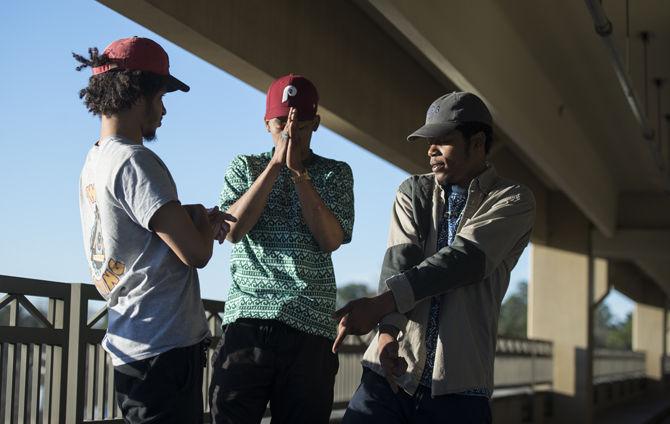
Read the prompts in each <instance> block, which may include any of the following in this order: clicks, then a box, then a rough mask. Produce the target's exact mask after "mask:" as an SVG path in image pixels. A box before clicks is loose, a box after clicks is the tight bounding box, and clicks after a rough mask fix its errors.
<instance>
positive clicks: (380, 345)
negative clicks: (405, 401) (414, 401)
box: [377, 330, 407, 393]
mask: <svg viewBox="0 0 670 424" xmlns="http://www.w3.org/2000/svg"><path fill="white" fill-rule="evenodd" d="M398 347H399V346H398V339H397V338H396V336H394V335H393V334H390V333H388V332H386V331H384V330H379V340H378V342H377V352H378V353H379V363H380V364H381V366H382V369H383V370H384V376H385V377H386V381H388V383H389V385H390V386H391V390H392V391H393V393H398V383H397V382H396V377H400V376H401V375H403V374H404V373H405V371H407V361H406V360H405V358H402V357H400V356H398Z"/></svg>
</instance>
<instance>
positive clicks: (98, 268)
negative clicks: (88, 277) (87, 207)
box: [86, 184, 126, 297]
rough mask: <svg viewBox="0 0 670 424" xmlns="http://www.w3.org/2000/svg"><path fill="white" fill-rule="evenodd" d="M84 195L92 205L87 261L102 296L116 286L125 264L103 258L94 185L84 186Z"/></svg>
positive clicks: (102, 242)
mask: <svg viewBox="0 0 670 424" xmlns="http://www.w3.org/2000/svg"><path fill="white" fill-rule="evenodd" d="M86 197H87V199H88V201H89V203H90V204H91V207H93V215H94V217H95V218H94V220H93V228H92V229H91V243H90V246H91V247H90V249H91V251H90V253H89V263H90V265H91V274H92V276H93V281H94V282H95V287H96V288H97V289H98V291H99V292H100V294H101V295H102V296H103V297H106V296H107V295H108V294H109V293H110V292H111V291H112V289H113V288H114V286H116V285H117V284H118V283H119V281H120V277H121V275H123V273H124V272H125V271H126V265H125V264H124V263H123V262H121V261H117V260H114V259H112V258H110V259H109V261H106V260H105V245H104V240H103V237H102V226H101V222H100V211H99V209H98V203H97V201H96V195H95V186H94V185H93V184H89V185H87V186H86Z"/></svg>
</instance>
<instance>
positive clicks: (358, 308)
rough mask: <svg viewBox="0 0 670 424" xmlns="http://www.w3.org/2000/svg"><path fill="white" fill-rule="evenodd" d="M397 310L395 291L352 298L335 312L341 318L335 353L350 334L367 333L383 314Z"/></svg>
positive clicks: (336, 316)
mask: <svg viewBox="0 0 670 424" xmlns="http://www.w3.org/2000/svg"><path fill="white" fill-rule="evenodd" d="M393 311H395V300H394V299H393V293H392V292H390V291H387V292H385V293H383V294H380V295H378V296H375V297H364V298H361V299H356V300H352V301H351V302H349V303H347V304H346V305H345V306H344V307H343V308H340V309H339V310H337V311H336V312H335V313H334V314H333V318H335V319H336V320H339V321H340V322H339V324H338V326H337V337H336V338H335V343H333V353H335V352H337V350H338V349H339V347H340V345H341V344H342V342H343V341H344V338H345V337H346V336H347V335H348V334H355V335H363V334H367V333H369V332H370V331H372V329H373V328H374V327H375V326H376V325H377V323H378V322H379V321H380V320H381V319H382V317H383V316H385V315H387V314H390V313H391V312H393Z"/></svg>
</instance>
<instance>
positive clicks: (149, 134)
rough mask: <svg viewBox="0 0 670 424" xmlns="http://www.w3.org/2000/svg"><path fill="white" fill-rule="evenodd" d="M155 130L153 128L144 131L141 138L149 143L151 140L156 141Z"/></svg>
mask: <svg viewBox="0 0 670 424" xmlns="http://www.w3.org/2000/svg"><path fill="white" fill-rule="evenodd" d="M156 138H157V137H156V130H153V131H151V132H146V133H143V134H142V139H143V140H144V141H146V142H149V143H151V142H152V141H156Z"/></svg>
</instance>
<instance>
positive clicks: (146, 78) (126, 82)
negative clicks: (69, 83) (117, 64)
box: [72, 47, 165, 116]
mask: <svg viewBox="0 0 670 424" xmlns="http://www.w3.org/2000/svg"><path fill="white" fill-rule="evenodd" d="M88 55H89V57H88V58H86V57H84V56H82V55H79V54H76V53H72V56H73V57H74V58H75V60H77V62H79V66H77V68H76V69H77V71H81V70H82V69H84V68H88V67H91V68H94V67H97V66H102V65H105V64H107V63H110V62H111V60H110V59H109V58H108V57H107V55H105V54H99V52H98V49H97V48H95V47H92V48H90V49H88ZM163 87H165V78H164V77H163V76H161V75H158V74H154V73H153V72H147V71H138V70H129V69H118V68H117V69H112V70H109V71H107V72H103V73H101V74H97V75H93V76H91V77H90V78H89V80H88V86H87V87H86V88H83V89H81V90H80V91H79V98H80V99H83V100H84V105H85V106H86V108H87V109H88V111H89V112H91V113H92V114H93V115H98V116H102V115H105V116H111V115H114V114H117V113H119V112H121V111H123V110H126V109H129V108H131V107H132V106H133V105H134V104H135V102H137V101H138V100H139V99H140V97H145V98H147V99H150V98H152V97H153V96H155V95H156V93H158V92H159V91H160V90H161V88H163Z"/></svg>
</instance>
